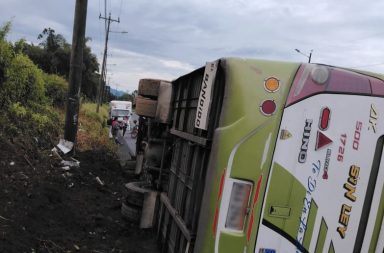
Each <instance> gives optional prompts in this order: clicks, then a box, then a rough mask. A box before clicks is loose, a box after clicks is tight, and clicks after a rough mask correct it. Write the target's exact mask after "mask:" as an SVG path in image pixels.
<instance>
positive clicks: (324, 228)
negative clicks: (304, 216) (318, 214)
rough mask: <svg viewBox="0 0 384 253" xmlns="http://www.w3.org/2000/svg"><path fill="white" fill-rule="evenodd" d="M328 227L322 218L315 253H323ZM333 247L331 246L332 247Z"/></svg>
mask: <svg viewBox="0 0 384 253" xmlns="http://www.w3.org/2000/svg"><path fill="white" fill-rule="evenodd" d="M327 232H328V226H327V223H325V220H324V218H321V225H320V232H319V237H318V238H317V243H316V248H315V253H320V252H323V248H324V242H325V238H326V237H327ZM332 247H333V246H332Z"/></svg>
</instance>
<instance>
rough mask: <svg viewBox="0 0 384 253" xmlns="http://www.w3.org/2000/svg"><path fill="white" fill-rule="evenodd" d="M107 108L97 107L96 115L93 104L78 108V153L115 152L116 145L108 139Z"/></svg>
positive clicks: (85, 104) (84, 104)
mask: <svg viewBox="0 0 384 253" xmlns="http://www.w3.org/2000/svg"><path fill="white" fill-rule="evenodd" d="M107 119H108V106H107V105H103V106H100V107H99V113H96V104H95V103H83V104H82V105H81V107H80V117H79V128H78V132H77V148H78V149H79V150H80V151H86V150H100V149H106V151H109V152H111V153H115V152H116V145H115V144H114V143H113V142H112V141H111V140H110V139H109V127H108V126H107V124H106V121H107Z"/></svg>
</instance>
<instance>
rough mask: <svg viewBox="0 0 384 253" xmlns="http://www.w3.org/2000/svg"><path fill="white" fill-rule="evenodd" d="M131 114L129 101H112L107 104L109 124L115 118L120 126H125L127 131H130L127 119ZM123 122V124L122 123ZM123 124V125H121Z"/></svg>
mask: <svg viewBox="0 0 384 253" xmlns="http://www.w3.org/2000/svg"><path fill="white" fill-rule="evenodd" d="M131 114H132V102H131V101H119V100H112V101H111V102H109V111H108V115H109V119H110V120H109V123H110V122H112V120H113V118H115V117H117V120H118V121H119V123H120V125H124V124H126V126H127V128H128V131H129V130H130V124H129V118H130V116H131ZM123 121H125V122H123ZM123 123H124V124H123Z"/></svg>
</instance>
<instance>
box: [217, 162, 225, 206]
mask: <svg viewBox="0 0 384 253" xmlns="http://www.w3.org/2000/svg"><path fill="white" fill-rule="evenodd" d="M226 170H227V169H224V171H223V174H221V178H220V188H219V195H218V196H217V200H220V199H221V194H222V193H223V187H224V180H225V171H226Z"/></svg>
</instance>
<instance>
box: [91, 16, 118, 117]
mask: <svg viewBox="0 0 384 253" xmlns="http://www.w3.org/2000/svg"><path fill="white" fill-rule="evenodd" d="M99 19H104V20H107V30H106V35H105V45H104V54H103V63H102V66H101V73H100V79H99V86H98V89H97V106H96V112H97V113H98V112H99V106H100V104H101V100H102V97H103V94H102V93H103V91H104V84H105V77H106V65H107V52H108V38H109V28H110V25H111V22H117V23H120V18H118V19H117V20H116V19H112V18H111V13H109V17H108V18H107V17H102V16H101V15H100V16H99Z"/></svg>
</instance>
